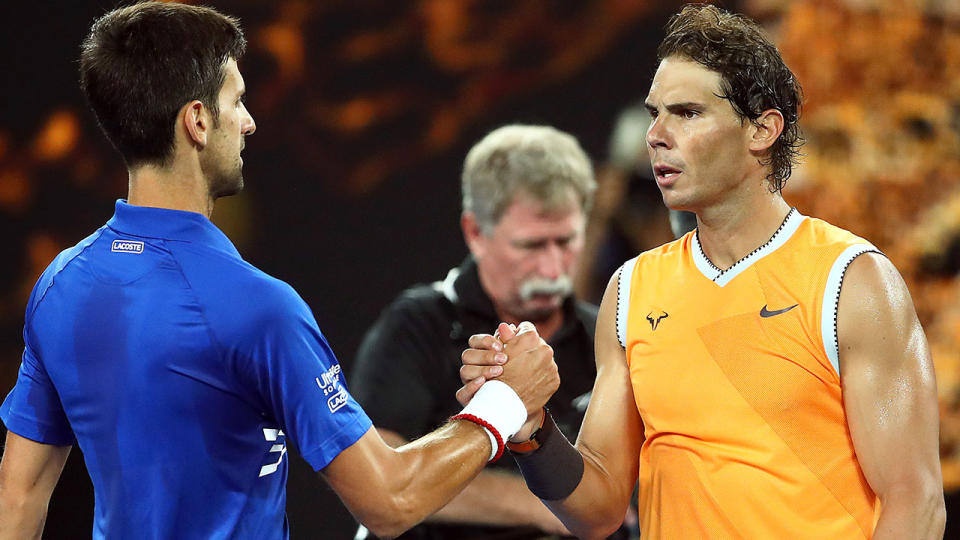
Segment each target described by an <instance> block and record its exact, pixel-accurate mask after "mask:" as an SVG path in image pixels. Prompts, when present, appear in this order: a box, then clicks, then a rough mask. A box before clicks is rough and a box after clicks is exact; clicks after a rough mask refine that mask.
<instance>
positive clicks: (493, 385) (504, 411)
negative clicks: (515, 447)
mask: <svg viewBox="0 0 960 540" xmlns="http://www.w3.org/2000/svg"><path fill="white" fill-rule="evenodd" d="M460 414H470V415H473V416H476V417H478V418H482V419H483V420H484V421H485V422H488V423H489V424H490V425H491V426H493V427H494V429H496V430H497V431H499V432H500V436H501V437H503V440H504V442H506V440H507V439H509V438H510V437H513V436H514V435H515V434H516V433H517V432H518V431H520V428H521V427H523V423H524V422H526V421H527V407H526V406H525V405H524V404H523V401H522V400H521V399H520V396H518V395H517V393H516V392H514V391H513V388H510V386H509V385H508V384H507V383H504V382H502V381H496V380H494V381H487V382H485V383H483V386H481V387H480V390H477V393H476V394H474V396H473V399H472V400H470V403H468V404H467V406H466V407H464V408H463V410H462V411H460ZM484 431H486V433H487V435H488V436H489V437H490V445H491V446H492V450H491V452H490V458H491V459H493V457H494V456H495V455H496V454H497V451H498V445H497V442H496V437H494V435H493V434H492V433H490V431H489V430H487V429H486V428H484Z"/></svg>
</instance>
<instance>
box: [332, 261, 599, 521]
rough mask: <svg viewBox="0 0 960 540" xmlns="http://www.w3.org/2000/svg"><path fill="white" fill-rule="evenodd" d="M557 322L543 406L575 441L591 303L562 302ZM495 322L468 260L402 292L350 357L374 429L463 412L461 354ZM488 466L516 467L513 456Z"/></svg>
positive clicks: (589, 377)
mask: <svg viewBox="0 0 960 540" xmlns="http://www.w3.org/2000/svg"><path fill="white" fill-rule="evenodd" d="M562 309H563V312H564V317H563V324H562V326H561V327H560V329H559V330H557V332H556V333H555V334H554V335H553V336H552V338H551V339H550V341H549V343H550V346H551V347H553V350H554V359H555V361H556V363H557V367H558V368H559V370H560V389H559V390H558V391H557V393H556V394H554V395H553V397H552V398H550V401H549V403H548V404H547V406H548V407H549V408H550V411H551V413H552V414H553V417H554V419H555V421H556V422H557V425H558V426H560V428H561V429H562V430H563V432H564V433H565V434H566V435H567V438H569V439H570V440H571V441H574V440H576V435H577V432H578V431H579V430H580V424H581V423H582V422H583V415H584V412H585V411H586V406H587V402H588V401H589V393H590V391H591V389H592V388H593V382H594V379H595V378H596V365H595V363H594V352H593V333H594V328H595V326H596V320H597V308H596V307H595V306H593V305H591V304H587V303H585V302H579V301H575V300H573V299H568V300H566V301H565V302H564V304H563V307H562ZM499 322H500V319H499V317H498V316H497V314H496V311H495V310H494V307H493V302H492V301H491V300H490V297H489V296H487V294H486V293H485V292H484V290H483V288H482V287H481V286H480V277H479V275H478V273H477V265H476V263H475V262H474V261H473V259H472V258H471V257H468V258H467V259H466V260H465V261H464V262H463V264H461V265H460V266H459V267H458V268H455V269H453V270H451V272H450V274H449V275H448V276H447V279H445V280H444V281H440V282H436V283H433V284H429V285H417V286H414V287H412V288H410V289H407V290H406V291H404V292H403V293H402V294H401V295H400V296H399V297H398V298H397V299H396V300H395V301H394V302H393V303H392V304H391V305H390V306H389V307H387V308H386V309H385V310H384V311H383V313H382V314H381V315H380V318H379V319H378V320H377V322H376V323H375V324H374V325H373V327H372V328H370V330H369V331H368V332H367V334H366V336H365V337H364V339H363V342H362V343H361V345H360V350H359V352H358V354H357V359H356V364H355V367H354V372H353V374H352V376H351V380H350V390H351V392H352V393H353V395H354V397H355V398H356V399H357V401H359V402H360V404H361V405H362V406H363V408H364V409H365V410H366V412H367V414H368V415H369V416H370V418H371V419H372V420H373V423H374V425H375V426H377V427H379V428H385V429H389V430H392V431H395V432H397V433H399V434H401V435H403V436H404V437H405V438H406V439H407V440H413V439H416V438H419V437H421V436H423V435H425V434H427V433H429V432H430V431H432V430H434V429H436V428H437V427H439V426H441V425H442V424H443V423H444V422H446V421H447V419H448V418H449V417H450V416H452V415H453V414H456V413H457V412H459V411H460V409H462V407H461V406H460V404H459V403H458V402H457V399H456V395H455V394H456V391H457V390H458V389H459V388H460V386H461V383H460V371H459V370H460V366H461V362H460V354H461V353H462V352H463V350H464V349H466V348H468V346H467V340H468V339H469V338H470V336H471V335H473V334H482V333H486V334H490V333H493V331H494V330H495V329H496V326H497V324H498V323H499ZM493 467H497V468H501V469H515V465H514V463H513V460H512V459H510V458H504V459H501V460H500V461H499V462H498V463H496V464H494V465H493ZM543 537H544V533H543V532H540V531H537V530H536V529H533V528H530V527H520V528H503V527H486V526H463V525H453V524H425V525H420V526H418V527H415V528H414V529H413V530H411V531H410V532H408V533H406V534H404V535H402V536H401V537H400V538H405V539H407V538H417V539H439V538H496V539H507V538H510V539H520V538H543Z"/></svg>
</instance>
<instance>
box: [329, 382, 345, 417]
mask: <svg viewBox="0 0 960 540" xmlns="http://www.w3.org/2000/svg"><path fill="white" fill-rule="evenodd" d="M346 404H347V391H346V390H344V389H343V388H341V389H340V391H339V392H337V393H336V394H334V395H332V396H330V399H328V400H327V408H329V409H330V412H332V413H335V412H337V411H338V410H340V409H341V408H342V407H343V406H344V405H346Z"/></svg>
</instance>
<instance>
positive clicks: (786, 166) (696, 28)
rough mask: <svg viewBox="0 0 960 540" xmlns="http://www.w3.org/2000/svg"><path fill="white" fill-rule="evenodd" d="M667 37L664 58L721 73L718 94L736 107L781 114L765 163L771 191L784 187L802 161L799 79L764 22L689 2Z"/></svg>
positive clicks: (745, 112) (742, 112) (752, 114)
mask: <svg viewBox="0 0 960 540" xmlns="http://www.w3.org/2000/svg"><path fill="white" fill-rule="evenodd" d="M666 30H667V36H666V37H665V38H664V39H663V41H662V42H661V43H660V47H659V48H658V49H657V57H658V59H659V60H663V59H665V58H668V57H670V56H677V55H678V56H681V57H685V58H688V59H690V60H693V61H694V62H697V63H698V64H701V65H703V66H705V67H706V68H708V69H710V70H711V71H715V72H717V73H718V74H719V75H720V79H721V83H720V92H721V93H720V94H718V97H721V98H724V99H726V100H728V101H729V102H730V104H731V105H732V106H733V109H734V111H736V113H737V115H739V116H740V118H741V120H742V119H743V118H748V119H750V121H751V122H753V123H754V124H756V120H757V118H759V117H760V115H761V113H763V111H766V110H769V109H777V110H778V111H780V113H781V114H782V115H783V120H784V125H783V132H782V133H781V134H780V137H779V138H778V139H777V141H776V142H774V143H773V146H772V147H771V149H770V154H769V157H768V158H767V159H766V160H764V161H761V163H762V164H763V165H765V166H766V165H770V166H771V172H770V174H768V175H767V181H768V182H769V183H770V190H771V191H780V190H781V189H783V186H784V184H785V183H786V182H787V179H788V178H790V174H791V172H793V166H794V165H796V164H797V163H799V160H800V157H801V156H802V154H801V153H800V147H801V146H802V145H803V142H804V141H803V136H802V135H801V133H800V126H799V125H798V121H799V119H800V104H801V101H802V99H803V91H802V90H801V88H800V83H799V82H797V78H796V77H795V76H794V75H793V72H791V71H790V68H788V67H787V65H786V64H785V63H784V61H783V58H782V57H781V56H780V52H779V51H778V50H777V48H776V47H775V46H774V45H773V43H771V42H770V40H769V39H768V38H767V36H766V35H765V34H764V32H763V30H761V29H760V26H759V25H758V24H757V23H756V22H754V21H752V20H750V19H748V18H747V17H744V16H743V15H739V14H735V13H730V12H728V11H725V10H722V9H719V8H717V7H716V6H712V5H703V4H690V5H687V6H685V7H684V8H683V9H682V10H681V11H680V12H679V13H677V14H675V15H673V16H672V17H671V18H670V20H669V22H668V23H667V27H666Z"/></svg>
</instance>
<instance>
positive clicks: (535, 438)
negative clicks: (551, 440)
mask: <svg viewBox="0 0 960 540" xmlns="http://www.w3.org/2000/svg"><path fill="white" fill-rule="evenodd" d="M549 415H550V411H548V410H547V408H546V407H544V408H543V416H541V417H540V425H539V426H537V429H535V430H533V433H532V434H531V435H530V438H529V439H527V440H525V441H523V442H518V443H515V442H510V441H507V445H506V446H507V450H510V453H511V454H521V455H522V454H529V453H531V452H533V451H535V450H537V449H538V448H540V446H541V445H543V442H544V441H543V439H541V437H540V435H541V433H543V423H544V422H545V421H546V420H547V416H549Z"/></svg>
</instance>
